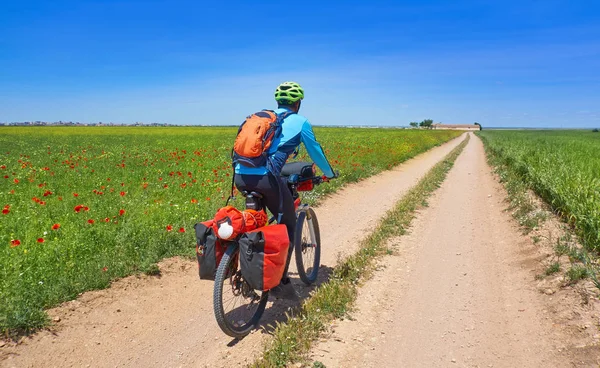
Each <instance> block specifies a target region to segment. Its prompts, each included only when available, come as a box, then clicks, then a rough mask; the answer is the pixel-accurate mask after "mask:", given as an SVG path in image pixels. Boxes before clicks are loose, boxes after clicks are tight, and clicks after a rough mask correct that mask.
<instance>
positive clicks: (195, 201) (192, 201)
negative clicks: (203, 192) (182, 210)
mask: <svg viewBox="0 0 600 368" xmlns="http://www.w3.org/2000/svg"><path fill="white" fill-rule="evenodd" d="M190 202H191V203H198V200H197V199H196V198H192V200H191V201H190Z"/></svg>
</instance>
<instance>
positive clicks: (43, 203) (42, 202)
mask: <svg viewBox="0 0 600 368" xmlns="http://www.w3.org/2000/svg"><path fill="white" fill-rule="evenodd" d="M38 203H39V204H40V205H42V206H43V205H45V204H46V202H44V201H39V202H38Z"/></svg>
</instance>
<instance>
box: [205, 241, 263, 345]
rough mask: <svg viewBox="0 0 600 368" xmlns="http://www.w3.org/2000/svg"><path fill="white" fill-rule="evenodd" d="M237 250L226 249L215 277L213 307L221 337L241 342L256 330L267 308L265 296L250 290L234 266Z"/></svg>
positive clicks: (237, 268)
mask: <svg viewBox="0 0 600 368" xmlns="http://www.w3.org/2000/svg"><path fill="white" fill-rule="evenodd" d="M238 249H239V248H238V247H237V246H229V247H228V248H227V251H226V252H225V254H224V255H223V258H222V259H221V263H219V268H217V272H216V275H215V286H214V288H215V289H214V295H213V307H214V311H215V317H216V319H217V323H218V324H219V327H220V328H221V330H223V332H225V334H227V335H229V336H231V337H235V338H238V339H241V338H242V337H244V336H246V335H248V334H249V333H250V331H252V329H253V328H254V327H255V326H256V324H257V323H258V321H259V320H260V317H261V316H262V314H263V312H264V311H265V306H266V305H267V299H268V295H269V292H268V291H264V292H261V291H259V290H254V289H252V288H251V287H250V286H249V285H248V283H247V282H246V280H244V277H243V276H242V273H241V271H240V268H239V265H238V257H239V250H238Z"/></svg>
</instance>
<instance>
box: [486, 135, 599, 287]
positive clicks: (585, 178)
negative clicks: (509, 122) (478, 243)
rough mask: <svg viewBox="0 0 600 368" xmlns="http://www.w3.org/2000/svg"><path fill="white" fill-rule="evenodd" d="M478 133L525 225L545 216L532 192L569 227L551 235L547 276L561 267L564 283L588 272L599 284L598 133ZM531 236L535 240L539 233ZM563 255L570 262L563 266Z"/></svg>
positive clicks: (512, 206) (534, 226)
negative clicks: (562, 231) (550, 253)
mask: <svg viewBox="0 0 600 368" xmlns="http://www.w3.org/2000/svg"><path fill="white" fill-rule="evenodd" d="M478 135H479V136H480V137H481V138H482V139H483V141H484V143H485V147H486V152H487V154H488V159H489V161H490V163H491V164H492V165H493V166H494V167H495V168H496V173H497V174H498V175H499V176H500V180H501V181H502V182H503V183H504V185H505V187H506V189H507V191H508V194H509V200H510V210H511V211H512V213H513V216H514V217H515V218H516V219H517V220H518V221H519V223H520V224H521V225H522V226H523V228H524V229H525V230H526V231H532V230H535V229H537V228H538V227H540V224H541V223H542V222H543V221H544V220H546V218H547V216H548V212H547V211H544V210H543V209H542V208H540V205H539V204H538V203H537V201H536V199H535V198H534V197H533V196H532V193H533V194H535V195H537V196H538V197H539V198H541V199H542V200H543V201H544V202H545V203H546V204H547V205H548V206H549V209H550V210H551V211H552V212H554V213H555V214H557V215H558V216H559V217H560V218H561V219H562V220H563V221H564V222H565V224H566V227H567V232H566V233H565V234H564V235H562V236H560V237H558V238H557V239H554V240H552V241H553V242H554V251H555V260H554V262H552V263H551V264H550V265H548V267H547V269H546V271H545V272H544V273H545V276H550V275H553V274H556V273H558V272H560V271H564V272H565V277H566V280H567V281H566V285H569V284H573V283H576V282H577V281H579V280H581V279H584V278H587V277H590V278H591V279H592V281H593V282H594V284H595V285H596V286H597V287H599V288H600V283H599V282H598V279H597V274H598V256H599V254H600V253H599V252H600V139H599V137H598V136H597V135H595V134H593V133H591V132H589V131H588V132H584V131H489V130H488V131H485V132H480V133H478ZM575 238H576V239H575ZM533 240H534V242H537V241H539V240H540V239H539V235H535V236H534V237H533ZM576 240H578V241H576ZM577 243H580V244H582V246H578V244H577ZM565 256H566V257H567V258H568V260H569V264H570V265H569V266H568V267H567V268H566V269H562V268H561V259H563V257H565Z"/></svg>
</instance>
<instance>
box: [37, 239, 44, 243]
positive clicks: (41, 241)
mask: <svg viewBox="0 0 600 368" xmlns="http://www.w3.org/2000/svg"><path fill="white" fill-rule="evenodd" d="M37 242H38V243H43V242H45V240H44V238H38V239H37Z"/></svg>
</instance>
